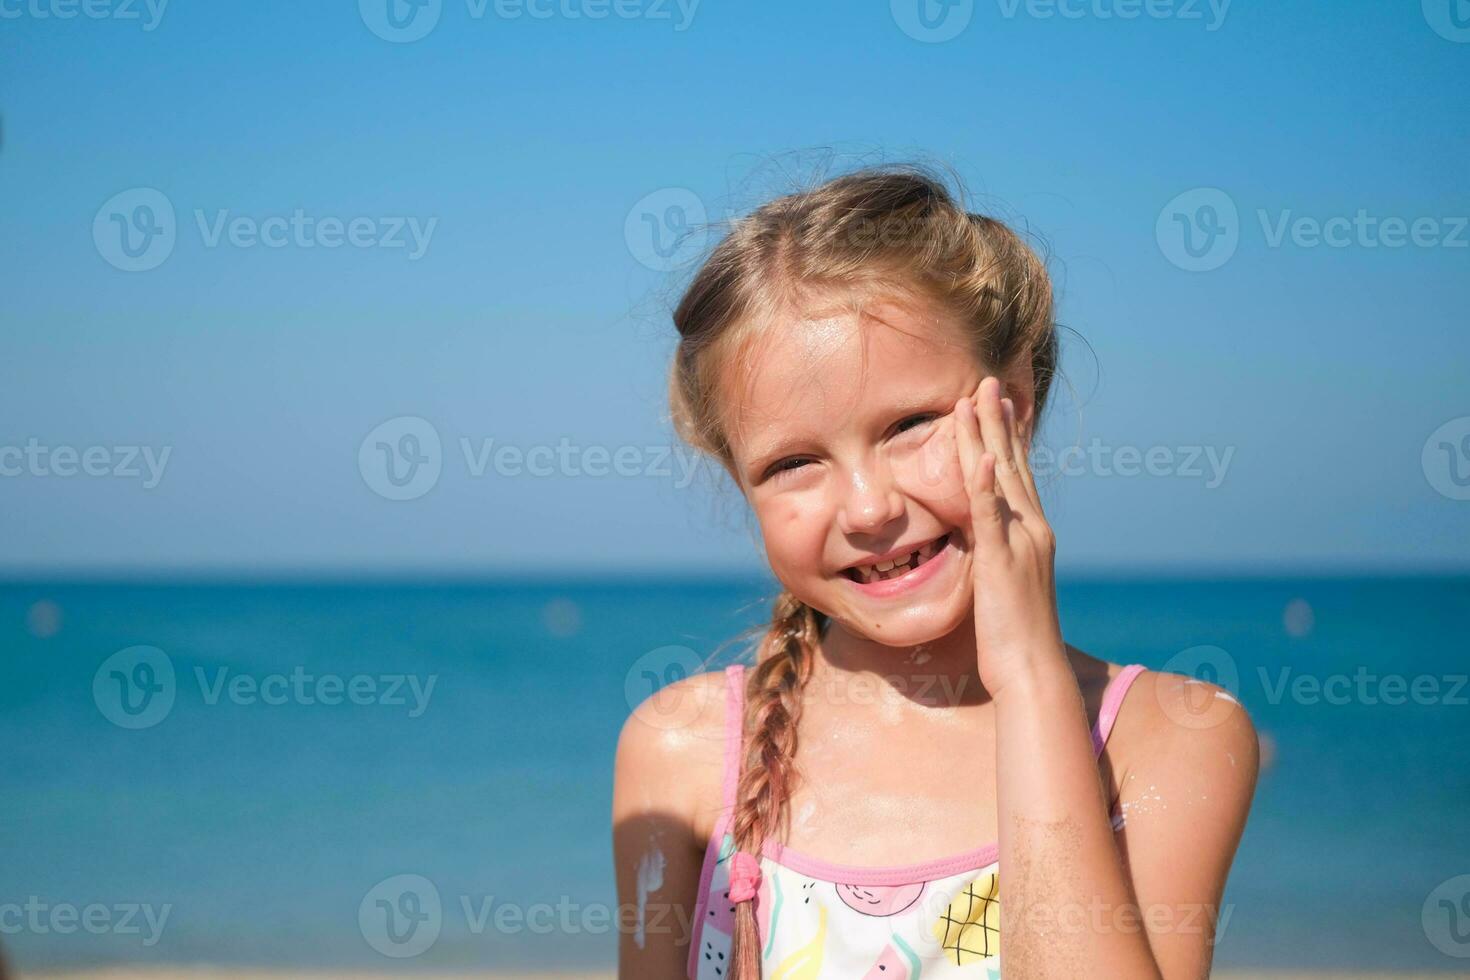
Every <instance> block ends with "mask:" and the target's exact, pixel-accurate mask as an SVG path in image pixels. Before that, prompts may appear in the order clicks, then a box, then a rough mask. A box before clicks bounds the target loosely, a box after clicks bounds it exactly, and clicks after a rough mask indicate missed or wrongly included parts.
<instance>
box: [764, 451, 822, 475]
mask: <svg viewBox="0 0 1470 980" xmlns="http://www.w3.org/2000/svg"><path fill="white" fill-rule="evenodd" d="M809 462H811V460H808V459H803V458H802V457H800V456H793V457H791V458H790V459H783V460H781V461H780V462H777V463H774V464H772V466H771V468H770V469H768V470H766V476H767V478H769V477H773V476H777V477H779V476H784V475H786V474H788V473H792V472H795V471H796V470H799V469H801V468H802V467H803V466H805V465H806V464H807V463H809Z"/></svg>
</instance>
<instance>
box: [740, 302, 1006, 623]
mask: <svg viewBox="0 0 1470 980" xmlns="http://www.w3.org/2000/svg"><path fill="white" fill-rule="evenodd" d="M773 328H774V329H772V330H771V332H770V333H769V334H767V335H766V337H765V338H763V339H762V341H761V343H762V346H761V347H759V349H758V353H757V355H756V359H755V362H754V364H753V365H752V368H751V373H750V375H749V377H748V379H747V382H746V384H745V385H744V386H742V387H741V388H740V390H739V391H738V392H732V394H733V398H732V401H731V404H733V405H734V407H735V410H734V412H733V413H732V417H731V418H730V419H729V426H728V428H729V431H730V442H731V445H732V448H733V450H734V462H735V472H736V474H737V475H738V477H739V479H740V483H741V487H742V489H743V491H744V493H745V495H746V498H747V499H748V500H749V501H750V504H751V506H752V508H753V509H754V511H755V514H756V517H757V519H758V520H759V522H760V528H761V536H762V538H763V539H764V542H765V548H766V556H767V559H768V560H769V561H770V564H771V568H772V570H773V571H774V572H775V574H776V577H777V578H778V579H780V581H781V582H782V584H783V585H785V586H786V588H788V589H789V590H791V592H792V593H794V594H795V595H796V597H797V598H799V599H801V600H802V601H803V602H805V603H807V604H808V605H810V606H812V607H814V608H816V609H818V610H820V611H822V612H824V613H826V614H827V615H829V616H831V617H832V618H833V619H834V620H835V621H836V622H838V623H841V624H843V625H844V626H846V627H847V628H848V629H850V630H852V631H853V632H855V633H857V634H859V635H862V636H866V637H868V638H870V639H872V640H875V641H877V642H879V643H882V644H884V645H887V646H894V647H903V646H914V645H917V644H920V643H927V642H930V641H933V640H935V639H938V638H940V637H943V636H946V635H948V634H949V633H950V632H952V631H953V630H954V629H956V628H957V627H958V626H959V625H960V624H961V623H963V622H965V620H966V618H967V617H968V616H969V614H970V612H971V607H972V605H973V592H972V589H973V586H972V581H973V580H972V578H971V549H970V544H969V540H968V535H969V501H968V498H967V495H966V493H965V489H964V483H963V479H962V476H961V473H960V464H959V458H958V456H957V454H956V449H955V431H954V426H955V420H954V419H953V417H952V413H953V409H954V404H955V402H956V401H957V400H959V399H960V398H962V397H965V396H968V395H971V394H973V393H974V391H975V389H976V387H977V386H978V385H979V383H980V380H981V378H982V377H983V376H984V374H983V373H982V370H981V367H980V366H979V365H978V364H976V363H975V358H974V356H973V355H972V354H971V352H970V350H969V348H968V345H967V344H966V342H965V340H964V337H963V335H962V334H961V332H960V329H959V328H958V327H957V326H955V325H953V324H952V323H950V322H948V321H946V320H944V319H942V318H941V317H939V316H937V315H935V314H934V313H933V312H932V310H930V309H929V308H928V306H927V305H921V304H918V303H912V302H910V303H904V304H899V303H897V302H886V303H879V304H871V305H870V306H869V307H868V310H867V314H866V315H865V316H863V317H861V318H859V316H857V315H855V314H853V313H850V312H842V313H838V314H834V315H832V316H830V317H825V318H822V317H819V316H810V317H805V318H802V317H798V316H797V315H795V314H792V315H791V319H790V320H789V321H786V322H782V323H778V324H774V325H773ZM916 552H917V555H916V554H915V553H916ZM890 561H897V562H898V564H897V565H896V566H893V567H891V568H887V569H884V568H883V566H885V565H887V564H888V562H890Z"/></svg>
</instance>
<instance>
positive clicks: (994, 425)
mask: <svg viewBox="0 0 1470 980" xmlns="http://www.w3.org/2000/svg"><path fill="white" fill-rule="evenodd" d="M976 402H977V405H978V412H979V416H980V436H981V438H982V439H984V441H985V448H986V449H987V450H989V451H990V452H993V453H994V454H995V476H996V480H997V481H998V482H999V484H1000V491H1001V493H1003V494H1004V495H1005V498H1006V503H1008V504H1009V505H1010V507H1011V510H1012V511H1013V512H1018V513H1024V512H1025V511H1027V510H1030V509H1031V507H1032V496H1031V492H1030V491H1029V490H1028V489H1027V487H1026V483H1025V481H1024V480H1023V479H1022V478H1021V472H1020V462H1019V460H1018V458H1017V456H1016V452H1015V441H1014V439H1013V438H1012V436H1011V433H1010V432H1008V431H1007V428H1006V421H1005V415H1004V409H1003V408H1002V407H1001V403H1000V379H999V378H995V377H994V376H991V377H988V378H986V379H985V380H984V381H981V382H980V389H979V394H978V395H977V396H976Z"/></svg>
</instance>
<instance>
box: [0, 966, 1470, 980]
mask: <svg viewBox="0 0 1470 980" xmlns="http://www.w3.org/2000/svg"><path fill="white" fill-rule="evenodd" d="M1452 975H1454V974H1449V973H1326V972H1305V973H1303V972H1293V971H1275V970H1253V971H1217V972H1216V973H1214V974H1213V977H1214V980H1444V978H1445V977H1448V976H1452ZM389 976H400V977H401V976H409V977H412V978H413V980H467V978H469V977H485V978H493V980H616V977H615V975H614V974H613V973H612V972H606V973H503V972H489V973H445V974H427V973H426V974H419V973H402V972H400V973H389V972H382V973H332V972H312V973H305V972H301V971H296V970H290V971H272V970H252V969H233V968H215V967H207V966H201V967H197V968H188V969H184V968H173V969H167V970H95V971H87V972H81V973H21V974H19V978H20V980H200V978H203V980H288V978H290V980H364V978H367V980H372V978H376V977H389Z"/></svg>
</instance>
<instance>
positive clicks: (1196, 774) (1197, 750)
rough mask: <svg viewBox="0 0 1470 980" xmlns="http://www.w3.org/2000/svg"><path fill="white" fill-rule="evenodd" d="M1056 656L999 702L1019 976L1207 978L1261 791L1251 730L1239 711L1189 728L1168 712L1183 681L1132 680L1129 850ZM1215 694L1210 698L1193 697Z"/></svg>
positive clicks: (1002, 796) (1072, 684)
mask: <svg viewBox="0 0 1470 980" xmlns="http://www.w3.org/2000/svg"><path fill="white" fill-rule="evenodd" d="M1057 659H1058V660H1059V661H1060V662H1059V663H1056V662H1050V663H1048V662H1045V661H1042V658H1038V660H1039V661H1041V662H1038V664H1037V669H1036V671H1035V673H1034V674H1033V675H1031V676H1028V677H1027V678H1026V679H1025V680H1024V681H1017V682H1016V683H1015V686H1014V687H1011V688H1009V689H1007V690H1005V691H1004V692H1003V694H1001V695H997V697H996V711H997V722H996V723H997V727H998V731H997V735H996V738H997V745H998V748H997V752H998V760H997V765H998V773H997V785H998V793H999V807H1000V847H1001V867H1002V869H1004V870H1003V871H1002V875H1001V879H1002V886H1001V887H1002V922H1003V923H1004V926H1003V928H1002V940H1001V942H1002V955H1003V957H1005V962H1006V968H1007V972H1008V973H1015V974H1016V975H1017V976H1020V977H1025V978H1031V977H1052V976H1057V977H1064V976H1110V977H1127V978H1130V980H1132V978H1139V980H1142V978H1149V977H1157V978H1163V980H1199V978H1202V977H1207V976H1208V975H1209V969H1210V962H1211V958H1212V955H1213V952H1214V938H1215V924H1216V919H1217V916H1218V915H1219V914H1220V896H1221V893H1222V892H1223V890H1224V887H1225V879H1226V876H1227V874H1228V872H1229V869H1230V862H1231V860H1232V859H1233V857H1234V854H1235V848H1236V845H1237V844H1238V842H1239V840H1240V835H1241V831H1242V829H1243V828H1244V825H1245V818H1246V813H1247V811H1248V810H1249V808H1250V801H1251V795H1252V793H1253V792H1254V789H1255V779H1256V765H1257V751H1258V750H1257V742H1256V735H1255V730H1254V729H1253V728H1252V726H1251V723H1250V719H1249V718H1248V717H1247V716H1246V714H1245V712H1244V711H1243V710H1241V709H1240V707H1239V706H1238V705H1236V704H1234V703H1233V702H1228V701H1227V702H1222V709H1223V710H1221V711H1219V712H1217V713H1216V715H1215V719H1214V723H1212V724H1210V725H1209V726H1207V727H1199V728H1191V727H1187V726H1186V725H1185V724H1181V723H1180V719H1181V718H1182V717H1183V716H1180V715H1175V716H1174V717H1171V716H1170V715H1171V713H1170V712H1169V711H1167V710H1164V708H1163V705H1162V704H1161V699H1168V698H1177V697H1178V696H1179V693H1178V692H1179V691H1180V690H1181V689H1182V688H1183V685H1184V683H1185V681H1184V679H1183V678H1180V677H1178V676H1176V675H1157V674H1148V675H1144V676H1143V677H1141V678H1140V679H1139V680H1138V681H1137V682H1135V690H1134V691H1132V692H1131V693H1130V694H1129V698H1128V702H1127V703H1128V705H1129V714H1130V718H1129V727H1130V729H1131V730H1130V731H1129V732H1128V738H1127V742H1128V743H1130V744H1129V746H1128V748H1127V750H1126V754H1127V755H1128V756H1129V757H1130V760H1131V761H1129V762H1128V763H1126V766H1125V768H1124V770H1123V771H1122V772H1121V773H1120V774H1119V775H1120V785H1121V786H1122V792H1121V794H1120V797H1119V799H1120V802H1121V803H1122V804H1123V807H1124V813H1125V814H1126V822H1125V824H1124V827H1123V829H1122V831H1121V832H1120V833H1121V835H1122V837H1123V843H1124V849H1123V850H1121V851H1120V849H1119V847H1118V844H1117V843H1116V842H1115V840H1114V832H1113V829H1112V825H1111V821H1110V819H1109V815H1108V807H1107V801H1106V798H1105V792H1104V790H1103V787H1102V782H1101V780H1100V779H1099V776H1098V768H1097V764H1096V762H1095V761H1094V757H1093V750H1092V741H1091V735H1090V732H1089V729H1088V725H1087V719H1086V715H1085V713H1084V711H1083V708H1082V699H1081V695H1080V693H1079V691H1078V688H1077V682H1076V680H1075V678H1074V677H1073V676H1072V673H1071V669H1070V668H1069V667H1068V665H1067V663H1066V660H1065V658H1063V657H1058V658H1057ZM1191 683H1197V682H1191ZM1215 690H1216V689H1214V688H1210V687H1208V686H1205V685H1201V690H1200V691H1199V692H1198V693H1195V694H1194V695H1193V696H1194V697H1196V698H1198V697H1211V696H1213V693H1214V691H1215ZM1226 921H1228V919H1227V920H1226Z"/></svg>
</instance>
